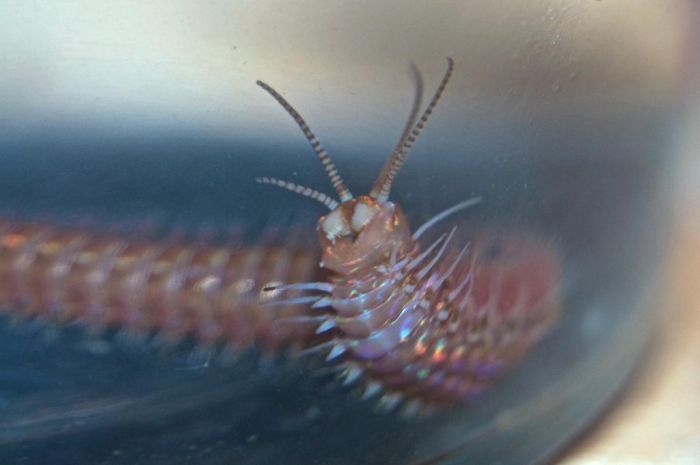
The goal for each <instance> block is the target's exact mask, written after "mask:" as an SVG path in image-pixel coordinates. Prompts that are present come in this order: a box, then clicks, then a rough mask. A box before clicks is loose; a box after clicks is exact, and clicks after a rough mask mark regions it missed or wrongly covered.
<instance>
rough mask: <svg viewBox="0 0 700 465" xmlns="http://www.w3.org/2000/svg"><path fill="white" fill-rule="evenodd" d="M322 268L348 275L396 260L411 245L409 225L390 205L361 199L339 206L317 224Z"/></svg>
mask: <svg viewBox="0 0 700 465" xmlns="http://www.w3.org/2000/svg"><path fill="white" fill-rule="evenodd" d="M318 235H319V240H320V244H321V253H322V264H323V266H324V267H325V268H327V269H329V270H332V271H335V272H336V273H340V274H350V273H353V272H355V271H357V270H359V269H367V268H370V267H373V266H376V265H379V264H381V263H383V262H385V261H386V260H388V259H389V258H390V257H391V255H392V254H399V256H400V255H401V254H402V253H403V252H404V251H405V250H407V248H408V247H409V244H410V243H411V235H410V231H409V226H408V222H407V221H406V217H405V216H404V214H403V212H402V211H401V208H399V206H398V205H396V204H394V203H393V202H389V201H385V202H379V201H377V200H375V199H373V198H371V197H368V196H360V197H357V198H353V199H350V200H347V201H345V202H343V203H341V204H340V205H339V206H338V208H336V209H334V210H333V211H331V212H330V213H328V214H327V215H325V216H322V217H321V219H320V220H319V221H318Z"/></svg>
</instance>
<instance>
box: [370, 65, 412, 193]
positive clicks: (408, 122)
mask: <svg viewBox="0 0 700 465" xmlns="http://www.w3.org/2000/svg"><path fill="white" fill-rule="evenodd" d="M411 72H412V73H413V81H414V84H415V86H416V95H415V97H414V99H413V105H412V106H411V113H410V114H409V115H408V119H407V120H406V124H405V125H404V127H403V131H402V132H401V137H399V140H398V142H396V145H395V146H394V150H392V151H391V153H396V152H398V151H399V150H401V147H402V146H403V144H404V142H406V138H408V136H409V135H410V134H411V129H413V125H414V124H416V119H417V118H418V112H419V111H420V107H421V105H422V104H423V76H422V75H421V72H420V70H419V69H418V67H417V66H416V65H415V63H411ZM390 169H391V163H385V164H384V166H383V167H382V171H381V172H380V173H379V176H377V179H378V180H379V179H386V177H387V173H388V172H389V170H390ZM376 184H377V183H376V182H375V185H376ZM370 195H372V194H370ZM372 197H374V195H372Z"/></svg>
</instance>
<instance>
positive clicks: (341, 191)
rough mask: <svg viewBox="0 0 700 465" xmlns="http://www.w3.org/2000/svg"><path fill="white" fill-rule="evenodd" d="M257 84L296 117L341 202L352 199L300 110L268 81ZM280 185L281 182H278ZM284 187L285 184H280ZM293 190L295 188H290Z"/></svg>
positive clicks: (329, 157) (295, 119)
mask: <svg viewBox="0 0 700 465" xmlns="http://www.w3.org/2000/svg"><path fill="white" fill-rule="evenodd" d="M257 84H258V85H259V86H260V87H262V88H263V89H264V90H265V91H266V92H267V93H268V94H270V95H272V97H273V98H274V99H275V100H277V102H278V103H279V104H280V105H282V108H284V109H285V110H286V111H287V113H289V115H290V116H291V117H292V118H294V121H296V123H297V125H298V126H299V128H300V129H301V131H302V132H303V133H304V136H306V140H308V141H309V144H311V148H312V149H314V151H315V152H316V155H318V158H319V159H320V160H321V163H322V164H323V167H324V168H325V170H326V173H327V174H328V177H329V178H330V180H331V184H333V187H334V188H335V190H336V192H338V196H339V197H340V201H341V202H345V201H346V200H350V199H352V193H351V192H350V189H348V188H347V186H346V185H345V183H344V182H343V180H342V179H341V177H340V175H339V174H338V169H337V168H336V167H335V164H334V163H333V160H332V159H331V156H330V155H328V152H326V149H324V148H323V146H322V145H321V142H320V141H319V140H318V138H317V137H316V135H315V134H314V133H313V132H312V131H311V129H310V128H309V125H308V124H306V121H304V118H302V117H301V115H300V114H299V112H297V111H296V110H295V109H294V107H292V105H291V104H290V103H289V102H287V100H285V98H284V97H282V96H281V95H280V94H279V93H278V92H277V91H276V90H275V89H273V88H272V87H270V86H269V85H267V84H266V83H264V82H262V81H257ZM276 185H279V184H276ZM280 187H283V186H280ZM290 190H293V189H290Z"/></svg>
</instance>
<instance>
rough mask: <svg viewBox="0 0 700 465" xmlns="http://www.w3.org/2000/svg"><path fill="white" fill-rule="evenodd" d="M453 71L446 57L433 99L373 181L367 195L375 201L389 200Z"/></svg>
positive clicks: (452, 65) (451, 64)
mask: <svg viewBox="0 0 700 465" xmlns="http://www.w3.org/2000/svg"><path fill="white" fill-rule="evenodd" d="M453 69H454V60H452V58H449V57H448V58H447V71H445V75H444V76H443V78H442V81H440V85H439V86H438V88H437V90H436V91H435V94H434V95H433V98H432V99H431V100H430V103H429V104H428V107H427V108H426V109H425V111H424V112H423V114H422V115H421V117H420V119H419V120H418V122H417V123H416V124H415V126H413V129H412V130H411V131H410V132H409V133H408V134H407V135H406V137H405V138H403V139H402V140H401V141H400V142H401V143H400V144H398V148H397V149H394V151H393V152H392V153H391V155H390V156H389V159H388V160H387V161H386V163H385V164H384V167H383V168H382V171H381V173H380V174H379V177H377V180H376V181H374V185H373V186H372V190H371V191H370V194H369V195H370V197H372V198H374V199H377V200H378V201H379V202H384V201H386V200H387V199H388V198H389V191H391V184H392V183H393V182H394V178H395V177H396V174H397V173H398V172H399V170H400V169H401V167H402V166H403V164H404V162H405V161H406V156H407V155H408V151H409V150H410V149H411V147H412V146H413V144H414V143H415V141H416V139H417V138H418V136H419V135H420V132H421V131H422V130H423V128H424V127H425V123H426V122H427V121H428V118H430V115H431V114H432V113H433V110H434V109H435V107H436V106H437V104H438V102H439V101H440V97H442V93H443V92H444V91H445V87H447V83H448V82H449V80H450V77H451V76H452V71H453Z"/></svg>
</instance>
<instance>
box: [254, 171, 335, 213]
mask: <svg viewBox="0 0 700 465" xmlns="http://www.w3.org/2000/svg"><path fill="white" fill-rule="evenodd" d="M255 182H257V183H258V184H269V185H271V186H277V187H281V188H282V189H287V190H288V191H292V192H294V193H297V194H300V195H303V196H304V197H308V198H310V199H313V200H316V201H318V202H321V203H322V204H323V205H325V206H326V207H328V209H329V210H335V209H336V208H337V207H338V202H336V201H335V200H333V199H332V198H330V197H329V196H327V195H326V194H324V193H323V192H319V191H317V190H314V189H311V188H310V187H304V186H300V185H299V184H295V183H293V182H290V181H283V180H281V179H277V178H270V177H268V176H263V177H260V178H255Z"/></svg>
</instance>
